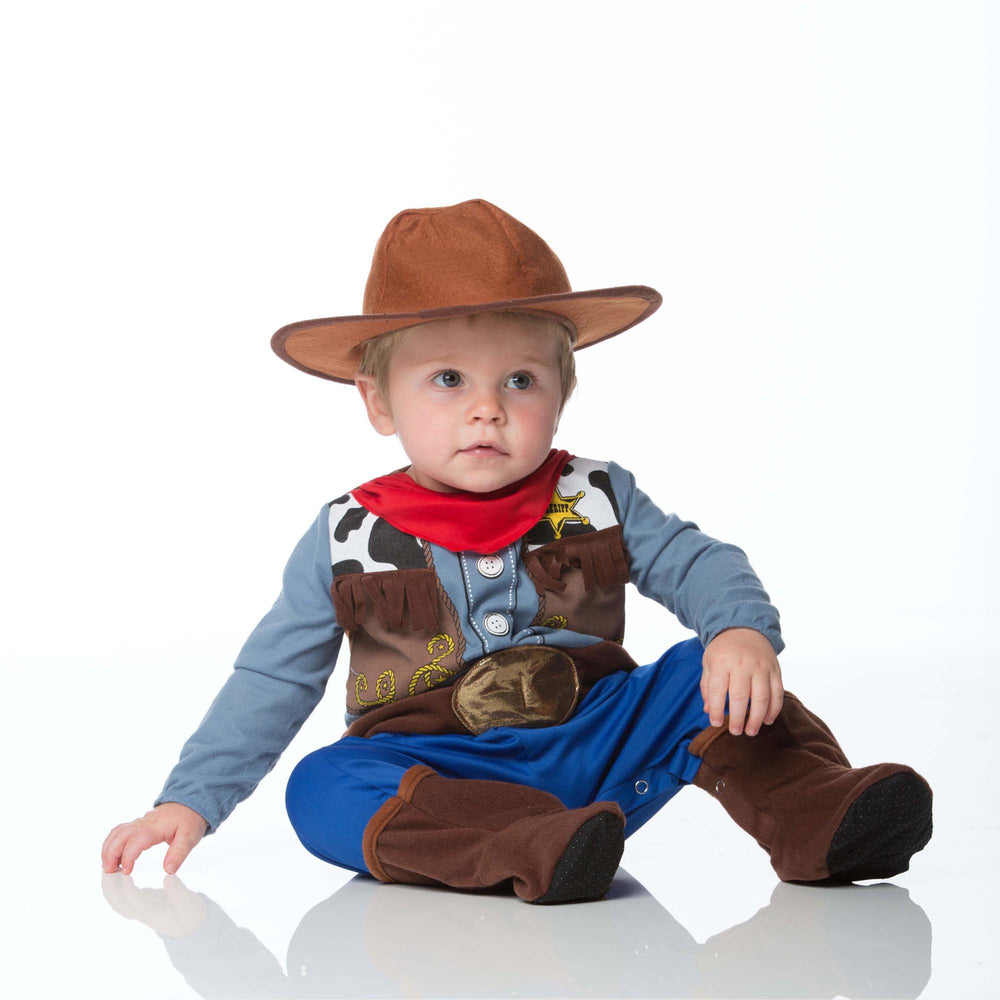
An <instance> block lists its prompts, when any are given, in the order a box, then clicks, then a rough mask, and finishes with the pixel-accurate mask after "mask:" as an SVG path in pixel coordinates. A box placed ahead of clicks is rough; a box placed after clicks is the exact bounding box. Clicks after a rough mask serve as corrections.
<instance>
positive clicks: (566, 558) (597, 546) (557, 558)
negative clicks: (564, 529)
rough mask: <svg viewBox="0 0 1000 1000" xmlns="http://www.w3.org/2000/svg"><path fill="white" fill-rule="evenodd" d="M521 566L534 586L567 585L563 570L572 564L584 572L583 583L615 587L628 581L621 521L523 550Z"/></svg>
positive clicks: (560, 588)
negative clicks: (563, 578) (598, 529)
mask: <svg viewBox="0 0 1000 1000" xmlns="http://www.w3.org/2000/svg"><path fill="white" fill-rule="evenodd" d="M523 558H524V568H525V569H526V570H527V571H528V575H529V576H530V577H531V579H532V582H533V583H534V584H535V590H536V591H537V592H538V593H539V594H542V593H543V592H544V591H546V590H552V591H556V592H561V591H563V590H565V589H566V584H565V583H564V582H563V580H562V575H563V572H564V571H565V570H566V569H567V568H569V567H574V568H576V569H579V570H580V571H581V572H582V573H583V583H584V586H585V587H588V588H589V587H593V586H594V585H595V584H596V585H598V586H600V587H607V588H610V587H615V586H618V585H623V584H626V583H628V582H629V567H628V554H627V552H626V551H625V541H624V539H623V538H622V529H621V525H615V526H614V527H611V528H602V529H601V530H600V531H593V532H588V533H587V534H584V535H574V536H571V537H569V538H561V539H560V540H559V541H557V542H549V543H548V544H547V545H542V546H541V547H539V548H537V549H532V550H531V551H529V552H525V553H524V555H523Z"/></svg>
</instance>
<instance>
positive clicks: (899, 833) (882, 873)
mask: <svg viewBox="0 0 1000 1000" xmlns="http://www.w3.org/2000/svg"><path fill="white" fill-rule="evenodd" d="M932 830H933V824H932V821H931V789H930V786H929V785H928V784H927V782H926V781H924V779H923V778H921V777H920V776H919V775H918V774H914V773H913V772H911V771H901V772H899V773H898V774H892V775H890V776H889V777H888V778H883V779H882V781H879V782H876V783H875V784H874V785H872V786H871V788H867V789H865V791H863V792H862V793H861V794H860V795H859V796H858V797H857V798H856V799H855V800H854V801H853V802H852V803H851V806H850V808H849V809H848V810H847V813H846V815H845V816H844V819H843V821H842V822H841V824H840V826H839V827H837V832H836V833H835V834H834V835H833V840H832V841H831V842H830V850H829V852H828V853H827V856H826V867H827V871H828V872H829V873H830V875H829V880H830V881H836V882H857V881H861V880H862V879H872V878H890V877H891V876H893V875H898V874H899V873H900V872H905V871H906V870H907V869H908V868H909V867H910V858H911V857H912V856H913V855H914V854H916V853H917V851H919V850H921V849H922V848H923V847H924V846H926V844H927V842H928V841H929V840H930V839H931V832H932Z"/></svg>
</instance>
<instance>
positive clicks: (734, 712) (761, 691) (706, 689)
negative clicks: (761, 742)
mask: <svg viewBox="0 0 1000 1000" xmlns="http://www.w3.org/2000/svg"><path fill="white" fill-rule="evenodd" d="M702 668H703V669H702V674H701V696H702V698H704V699H705V711H706V712H708V719H709V722H710V724H711V725H713V726H721V725H722V722H723V718H724V716H725V707H726V691H728V692H729V731H730V732H731V733H732V734H733V735H734V736H739V734H740V733H741V732H743V720H744V719H746V733H747V736H756V735H757V733H758V732H759V731H760V727H761V723H763V724H764V725H766V726H769V725H770V724H771V723H772V722H774V720H775V719H776V718H777V717H778V712H780V711H781V701H782V698H783V696H784V687H783V686H782V684H781V667H780V666H779V665H778V658H777V656H775V655H774V647H773V646H772V645H771V642H770V640H769V639H768V638H767V637H766V636H765V635H763V634H761V633H760V632H758V631H756V630H755V629H752V628H730V629H726V630H725V631H723V632H720V633H719V634H718V635H717V636H716V637H715V638H714V639H713V640H712V641H711V642H710V643H709V644H708V645H707V646H706V647H705V655H704V657H702ZM748 701H749V703H750V717H749V718H747V702H748Z"/></svg>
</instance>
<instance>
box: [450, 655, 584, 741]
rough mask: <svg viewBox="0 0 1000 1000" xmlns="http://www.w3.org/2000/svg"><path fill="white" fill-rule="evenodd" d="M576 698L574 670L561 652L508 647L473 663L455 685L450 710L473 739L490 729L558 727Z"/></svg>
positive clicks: (566, 716) (576, 679)
mask: <svg viewBox="0 0 1000 1000" xmlns="http://www.w3.org/2000/svg"><path fill="white" fill-rule="evenodd" d="M579 695H580V678H579V677H578V676H577V673H576V664H575V663H574V662H573V660H572V658H571V657H570V656H568V655H567V654H566V653H565V652H563V651H562V650H561V649H556V648H555V647H553V646H512V647H511V648H510V649H502V650H500V652H499V653H490V654H489V655H488V656H484V657H482V658H481V659H479V660H477V661H476V662H475V663H474V664H473V665H472V666H471V667H470V668H469V669H468V670H467V671H466V672H465V673H464V674H463V675H462V678H461V680H459V681H458V683H456V684H455V686H454V688H453V692H452V696H451V707H452V709H453V711H454V712H455V715H456V716H458V719H459V721H460V722H461V723H462V724H463V725H464V726H465V727H466V728H467V729H469V730H471V731H472V732H473V733H475V734H476V735H478V734H479V733H483V732H485V731H486V730H487V729H492V728H493V727H494V726H523V727H524V728H526V729H540V728H542V727H543V726H558V725H559V724H560V723H561V722H565V721H566V720H567V719H568V718H569V716H570V714H571V713H572V711H573V709H574V708H575V707H576V702H577V698H578V697H579Z"/></svg>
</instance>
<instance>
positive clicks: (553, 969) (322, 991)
mask: <svg viewBox="0 0 1000 1000" xmlns="http://www.w3.org/2000/svg"><path fill="white" fill-rule="evenodd" d="M164 884H165V888H164V889H139V888H137V887H136V885H135V884H134V882H133V881H132V879H131V878H130V877H129V876H126V875H122V874H120V873H118V874H114V875H105V876H103V881H102V888H103V891H104V895H105V898H106V899H107V901H108V903H109V904H110V905H111V906H112V907H113V908H114V909H115V910H116V911H117V912H119V913H120V914H122V916H125V917H129V918H132V919H135V920H139V921H141V922H143V923H145V924H147V925H148V926H149V927H151V928H152V929H153V930H154V931H156V932H157V933H158V934H159V935H160V937H161V939H162V941H163V943H164V946H165V948H166V952H167V955H168V956H169V959H170V961H171V962H172V963H173V965H174V966H175V967H176V969H177V970H178V971H179V972H180V973H181V974H182V975H183V976H184V978H185V980H186V981H187V982H188V984H189V985H190V986H191V987H192V989H194V990H195V991H196V992H197V993H198V994H200V995H201V996H204V997H218V996H233V997H248V998H250V997H270V998H278V997H360V996H364V997H398V996H420V997H423V996H428V997H496V996H525V995H527V996H533V997H550V996H551V997H557V996H574V997H641V996H657V997H686V996H691V997H824V998H827V997H835V996H838V995H839V996H847V997H852V998H862V997H887V996H891V997H916V996H918V995H919V994H920V992H921V991H922V990H923V988H924V987H925V985H926V984H927V981H928V979H929V977H930V964H931V925H930V921H929V920H928V918H927V915H926V914H925V913H924V911H923V910H922V909H921V908H920V906H918V905H917V904H916V903H914V902H913V901H911V899H910V895H909V892H908V891H907V890H906V889H902V888H899V887H898V886H896V885H892V884H890V883H886V882H883V883H879V884H876V885H867V886H862V885H852V886H838V887H815V886H802V885H790V884H786V883H778V884H777V885H776V886H775V888H774V891H773V893H772V895H771V899H770V901H769V902H768V904H767V905H766V906H764V907H762V908H761V909H760V910H759V911H758V912H757V913H756V914H755V915H754V916H753V917H752V918H751V919H749V920H747V921H745V922H743V923H741V924H738V925H736V926H735V927H731V928H729V929H728V930H726V931H723V932H722V933H720V934H716V935H714V936H713V937H711V938H709V939H708V940H707V941H706V942H705V943H704V944H698V943H697V942H696V941H695V940H694V938H693V937H692V936H691V935H690V934H689V933H688V931H687V930H686V929H685V928H684V927H682V926H681V925H680V924H679V923H678V922H677V921H676V920H675V919H674V918H673V917H672V916H671V915H670V913H669V912H668V911H667V910H666V909H665V908H664V907H663V906H662V905H661V904H660V903H659V902H657V900H656V899H654V898H653V896H652V895H650V893H649V892H647V890H646V889H645V888H644V887H643V886H642V885H641V884H640V883H639V882H638V881H636V879H634V878H633V877H632V876H631V875H629V874H628V873H627V872H626V871H625V870H624V869H620V870H619V872H618V875H617V877H616V879H615V883H614V886H613V887H612V890H611V893H610V894H609V896H608V897H607V899H605V900H603V901H600V902H597V903H586V904H576V905H571V906H558V907H544V906H531V905H529V904H526V903H522V902H521V901H519V900H517V899H515V898H514V897H513V896H510V895H500V894H489V893H461V892H453V891H446V890H437V889H428V888H423V887H417V886H403V885H382V884H381V883H378V882H376V881H375V880H373V879H370V878H367V877H365V876H360V875H359V876H357V877H356V878H354V879H352V880H351V881H350V882H348V883H347V884H346V885H345V886H344V887H343V888H342V889H340V890H339V891H338V892H336V893H334V894H333V895H332V896H330V897H329V898H328V899H326V900H324V901H323V902H321V903H319V904H317V905H316V906H314V907H313V908H312V909H310V910H309V911H308V912H307V913H306V914H305V915H304V916H303V917H302V919H301V921H300V922H299V925H298V928H297V930H296V931H295V934H294V935H293V937H292V940H291V943H290V944H289V947H288V955H287V962H286V965H285V968H286V969H287V974H286V972H285V971H284V970H283V968H282V963H281V961H280V960H279V958H278V957H277V956H274V955H272V954H271V953H270V952H269V951H268V950H267V949H266V948H265V947H264V946H263V945H262V944H261V943H260V941H258V939H257V938H256V937H255V936H254V934H253V932H252V930H250V929H246V928H240V927H237V926H236V924H234V923H233V921H232V920H230V918H229V917H228V916H227V915H226V912H225V910H224V909H223V908H222V906H221V905H220V904H218V903H216V902H215V901H214V900H211V899H209V898H208V897H207V896H205V895H204V894H201V893H195V892H191V891H190V890H188V889H187V888H186V887H185V886H184V884H183V882H182V881H181V880H180V879H179V878H178V877H176V876H171V877H168V878H167V880H166V881H165V883H164Z"/></svg>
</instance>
